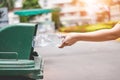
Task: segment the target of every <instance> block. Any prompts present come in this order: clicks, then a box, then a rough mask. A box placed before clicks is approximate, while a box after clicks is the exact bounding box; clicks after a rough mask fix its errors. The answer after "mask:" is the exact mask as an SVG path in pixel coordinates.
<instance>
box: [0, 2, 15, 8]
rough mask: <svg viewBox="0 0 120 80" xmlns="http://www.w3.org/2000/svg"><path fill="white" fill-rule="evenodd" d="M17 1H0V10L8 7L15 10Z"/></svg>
mask: <svg viewBox="0 0 120 80" xmlns="http://www.w3.org/2000/svg"><path fill="white" fill-rule="evenodd" d="M14 3H15V0H0V8H2V7H7V8H8V10H12V9H14Z"/></svg>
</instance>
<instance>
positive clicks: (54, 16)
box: [52, 8, 62, 29]
mask: <svg viewBox="0 0 120 80" xmlns="http://www.w3.org/2000/svg"><path fill="white" fill-rule="evenodd" d="M56 9H57V11H55V12H52V21H53V22H55V29H59V27H61V26H62V23H61V21H60V9H59V8H56Z"/></svg>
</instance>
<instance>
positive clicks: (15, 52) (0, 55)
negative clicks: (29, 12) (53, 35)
mask: <svg viewBox="0 0 120 80" xmlns="http://www.w3.org/2000/svg"><path fill="white" fill-rule="evenodd" d="M36 30H37V25H36V24H30V23H29V24H27V23H20V24H14V25H8V26H5V27H2V28H0V80H36V79H43V61H42V58H41V57H40V55H38V53H37V52H34V48H33V47H32V41H33V38H34V36H35V35H36ZM34 57H35V59H34ZM37 59H38V60H37Z"/></svg>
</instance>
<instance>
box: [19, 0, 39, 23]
mask: <svg viewBox="0 0 120 80" xmlns="http://www.w3.org/2000/svg"><path fill="white" fill-rule="evenodd" d="M36 8H41V6H40V5H39V3H38V0H23V7H22V9H36ZM33 17H34V16H20V22H29V21H30V19H32V18H33Z"/></svg>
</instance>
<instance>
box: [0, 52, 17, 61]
mask: <svg viewBox="0 0 120 80" xmlns="http://www.w3.org/2000/svg"><path fill="white" fill-rule="evenodd" d="M1 55H2V56H9V55H12V56H14V55H15V58H12V59H15V60H18V53H17V52H0V59H4V60H8V59H9V58H6V57H5V58H4V57H2V56H1ZM10 59H11V58H10ZM12 59H11V60H12Z"/></svg>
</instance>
